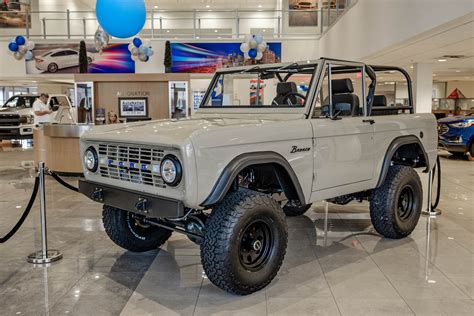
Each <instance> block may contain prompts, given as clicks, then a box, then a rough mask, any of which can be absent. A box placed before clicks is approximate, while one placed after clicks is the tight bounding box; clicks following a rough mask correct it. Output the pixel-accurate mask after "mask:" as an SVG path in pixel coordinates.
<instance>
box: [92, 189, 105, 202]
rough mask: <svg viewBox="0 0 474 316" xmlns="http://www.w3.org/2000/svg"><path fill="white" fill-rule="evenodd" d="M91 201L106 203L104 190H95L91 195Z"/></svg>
mask: <svg viewBox="0 0 474 316" xmlns="http://www.w3.org/2000/svg"><path fill="white" fill-rule="evenodd" d="M91 199H93V200H94V201H98V202H103V201H104V190H102V189H101V188H95V190H94V192H92V194H91Z"/></svg>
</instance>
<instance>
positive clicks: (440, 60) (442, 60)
mask: <svg viewBox="0 0 474 316" xmlns="http://www.w3.org/2000/svg"><path fill="white" fill-rule="evenodd" d="M438 61H439V62H440V63H443V62H445V61H448V60H447V59H444V58H441V59H438Z"/></svg>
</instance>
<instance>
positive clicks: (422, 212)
mask: <svg viewBox="0 0 474 316" xmlns="http://www.w3.org/2000/svg"><path fill="white" fill-rule="evenodd" d="M421 215H426V216H436V215H441V210H438V209H436V210H431V211H428V210H423V211H421Z"/></svg>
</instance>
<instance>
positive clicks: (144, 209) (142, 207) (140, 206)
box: [135, 198, 148, 214]
mask: <svg viewBox="0 0 474 316" xmlns="http://www.w3.org/2000/svg"><path fill="white" fill-rule="evenodd" d="M135 209H136V210H137V211H138V212H141V213H145V214H148V200H147V199H145V198H139V199H138V202H137V203H135Z"/></svg>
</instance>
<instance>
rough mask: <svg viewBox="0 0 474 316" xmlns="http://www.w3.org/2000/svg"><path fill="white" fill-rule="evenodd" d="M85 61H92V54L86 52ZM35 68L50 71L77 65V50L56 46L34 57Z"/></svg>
mask: <svg viewBox="0 0 474 316" xmlns="http://www.w3.org/2000/svg"><path fill="white" fill-rule="evenodd" d="M87 61H88V62H89V64H90V63H92V62H93V61H94V55H93V54H91V53H89V52H88V53H87ZM35 62H36V68H37V69H39V70H43V71H48V72H51V73H55V72H57V71H58V70H59V69H63V68H69V67H77V66H79V52H78V51H77V50H74V49H70V48H57V49H53V50H50V51H48V52H46V53H44V54H42V55H41V56H38V57H35Z"/></svg>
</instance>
